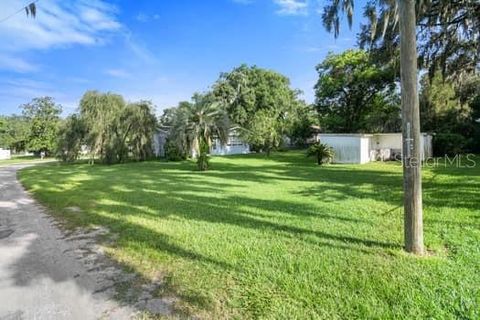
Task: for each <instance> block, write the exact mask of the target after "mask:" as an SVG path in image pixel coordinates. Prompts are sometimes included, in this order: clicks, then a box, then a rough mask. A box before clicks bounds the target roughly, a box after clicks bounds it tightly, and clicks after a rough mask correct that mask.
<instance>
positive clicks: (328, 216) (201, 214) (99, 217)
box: [30, 154, 480, 271]
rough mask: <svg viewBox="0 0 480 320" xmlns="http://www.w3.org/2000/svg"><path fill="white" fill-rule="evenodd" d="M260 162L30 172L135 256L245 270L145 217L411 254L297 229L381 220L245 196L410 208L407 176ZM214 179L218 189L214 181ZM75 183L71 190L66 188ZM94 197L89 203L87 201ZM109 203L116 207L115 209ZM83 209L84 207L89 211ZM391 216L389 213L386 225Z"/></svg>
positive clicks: (435, 192)
mask: <svg viewBox="0 0 480 320" xmlns="http://www.w3.org/2000/svg"><path fill="white" fill-rule="evenodd" d="M256 157H259V156H255V157H253V158H252V157H251V156H240V157H235V158H232V159H221V161H220V160H219V162H218V163H217V162H214V163H213V169H212V170H210V171H208V172H198V171H195V165H194V164H193V163H190V162H185V163H167V164H166V163H156V162H150V163H141V164H128V165H119V166H113V167H106V166H93V167H92V166H62V165H57V166H49V167H44V168H34V169H30V172H31V174H33V175H35V174H38V179H37V180H36V181H35V182H34V184H35V185H37V187H38V189H43V190H44V191H42V192H43V193H44V194H47V195H48V198H49V200H50V202H51V199H53V198H56V199H59V201H58V203H60V204H62V203H68V204H71V205H79V206H81V205H84V207H85V211H87V212H88V214H86V215H85V216H84V218H83V221H81V222H82V223H83V224H88V222H89V221H93V222H94V223H96V224H101V225H106V226H108V227H109V228H110V229H111V231H112V232H114V233H119V234H120V239H119V241H118V242H117V244H116V245H117V246H120V248H122V247H128V246H129V245H131V243H133V242H134V243H138V244H139V245H140V246H143V247H144V248H145V249H146V250H152V251H160V252H165V253H167V254H168V255H170V256H173V257H177V258H178V259H184V260H187V261H192V262H196V263H201V264H208V265H212V266H215V268H219V269H220V270H225V271H226V270H236V269H237V268H238V266H237V265H235V264H232V263H230V262H229V261H222V260H221V259H219V258H218V257H214V256H210V255H209V254H205V253H204V254H201V253H199V252H196V250H193V249H186V248H185V247H184V245H182V244H181V243H180V242H178V241H175V240H174V239H172V238H170V236H168V235H166V234H162V233H160V232H158V231H155V230H153V229H152V228H150V227H147V226H145V225H139V224H138V223H134V222H132V219H130V218H131V217H135V216H139V215H140V216H142V217H145V218H146V219H148V220H149V221H152V222H154V221H158V220H159V219H179V220H181V221H192V222H201V223H208V224H219V225H220V224H221V225H229V226H233V227H238V228H242V229H245V230H248V231H250V232H252V231H253V232H255V231H256V230H258V231H261V232H262V233H263V232H265V231H266V232H270V233H272V235H273V236H274V237H277V238H285V239H296V240H299V241H305V242H306V243H309V244H313V245H315V246H319V247H328V248H335V249H341V250H349V251H359V252H362V253H372V252H376V253H378V252H379V251H380V252H382V251H385V250H392V249H393V250H396V249H400V248H401V247H402V246H401V245H400V243H393V242H385V241H379V240H376V239H371V238H370V237H364V236H363V235H361V236H354V235H353V234H350V233H340V232H335V231H330V230H327V231H325V230H319V229H316V228H315V227H311V228H309V227H308V225H306V224H305V223H297V220H296V219H299V218H300V219H306V220H305V221H308V219H310V218H315V219H320V220H325V226H328V224H329V223H335V224H341V225H345V226H356V225H362V224H367V225H368V224H372V223H374V219H369V218H365V217H356V216H352V215H348V214H347V213H342V212H338V210H334V211H332V212H325V211H321V212H319V208H318V207H315V206H312V205H308V204H302V203H300V202H299V201H298V202H297V201H282V200H278V199H275V200H271V199H266V198H259V197H256V198H252V197H251V196H250V197H248V196H246V195H243V194H242V188H249V187H252V186H255V184H265V185H268V184H272V183H279V182H282V181H287V182H288V181H293V182H295V181H297V182H301V183H302V184H301V187H300V188H299V189H298V190H292V193H293V194H296V195H298V196H299V199H301V198H302V197H306V198H308V199H312V198H315V199H316V200H318V201H319V202H341V201H343V200H347V199H366V200H374V201H378V202H381V203H384V204H386V205H389V206H391V207H393V208H401V203H402V175H401V170H399V169H396V170H393V172H392V170H390V169H389V168H380V169H377V167H376V166H365V167H355V166H354V167H347V166H336V165H332V166H328V167H318V166H315V165H314V164H311V163H310V162H307V160H305V161H303V160H301V161H299V162H296V160H298V155H297V158H295V157H291V156H290V155H287V156H284V155H283V154H282V155H281V156H279V157H275V158H273V159H271V161H268V163H267V164H265V162H262V163H261V164H260V165H259V164H258V163H256V162H255V161H252V160H255V159H256ZM237 158H241V159H244V160H245V164H242V165H239V164H238V162H235V161H232V160H235V159H237ZM37 170H38V171H37ZM434 173H436V174H440V175H447V176H448V175H449V173H450V171H449V170H442V169H438V170H434ZM79 174H80V175H81V176H82V177H83V178H82V179H80V178H79V179H76V180H75V179H74V180H73V181H71V179H70V178H71V177H72V176H75V175H79ZM454 176H455V175H454ZM206 178H209V180H208V181H206V180H205V179H206ZM212 178H213V179H212ZM460 178H461V177H460ZM304 182H305V183H306V184H305V183H304ZM69 183H70V185H69V186H68V188H65V187H63V188H62V187H58V186H57V185H59V186H62V185H65V184H69ZM230 188H236V190H238V192H237V193H234V194H232V191H231V190H230V191H226V190H228V189H230ZM478 188H480V185H478V182H472V183H469V184H468V185H465V186H463V185H458V183H456V182H453V183H452V182H450V181H449V180H448V179H447V180H443V179H442V180H440V181H438V180H437V179H436V178H433V179H430V180H427V181H425V183H424V192H425V194H426V197H425V201H424V203H425V206H427V207H429V208H431V209H430V210H435V209H440V208H467V209H478V208H479V207H480V204H479V199H478V197H477V196H476V195H477V193H478V192H477V191H476V190H478ZM45 190H50V191H45ZM444 190H455V196H452V195H451V194H444V193H442V192H443V191H444ZM86 192H88V199H85V193H86ZM99 200H110V202H111V203H109V202H108V201H105V202H102V201H100V202H99ZM82 201H83V202H84V203H79V202H82ZM47 202H48V201H47ZM59 209H60V210H61V209H62V208H59ZM322 210H323V209H322ZM390 211H395V210H390ZM105 212H106V213H114V214H115V217H111V216H108V215H105V214H103V213H105ZM63 214H65V213H63ZM388 214H389V212H388V211H387V212H386V213H384V214H383V216H387V215H388ZM67 218H68V219H73V220H75V219H80V218H75V217H67ZM476 218H478V217H476ZM428 219H430V220H431V221H430V220H428ZM426 221H427V222H429V221H430V222H432V223H441V221H442V220H439V219H432V218H427V220H426ZM77 222H78V221H77ZM372 250H374V251H372Z"/></svg>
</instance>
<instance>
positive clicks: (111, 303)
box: [0, 165, 170, 320]
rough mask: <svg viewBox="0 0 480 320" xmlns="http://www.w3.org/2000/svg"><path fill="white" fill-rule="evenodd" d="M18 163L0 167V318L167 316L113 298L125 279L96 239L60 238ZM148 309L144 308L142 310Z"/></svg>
mask: <svg viewBox="0 0 480 320" xmlns="http://www.w3.org/2000/svg"><path fill="white" fill-rule="evenodd" d="M20 168H22V165H11V166H7V167H0V319H1V320H6V319H9V320H10V319H38V320H40V319H82V320H88V319H98V318H101V319H128V318H131V317H133V316H134V315H135V314H137V313H138V311H139V310H141V309H145V306H147V305H149V306H151V307H152V308H153V309H154V310H153V311H154V312H157V313H162V314H164V315H165V314H168V313H169V312H170V310H169V305H168V303H165V302H164V301H160V300H158V299H153V298H152V297H151V296H150V295H149V294H148V292H147V293H146V294H145V293H143V296H144V297H145V298H144V301H135V303H130V304H124V305H122V304H121V303H120V302H118V301H117V300H115V299H114V295H115V292H116V291H115V284H118V282H119V281H127V280H126V279H127V278H128V277H126V275H125V274H123V273H122V271H121V270H120V268H118V267H116V266H115V265H114V264H113V263H109V261H108V259H107V258H106V257H105V256H104V255H103V254H102V252H101V249H100V248H99V247H98V246H97V245H96V244H95V237H96V236H98V235H99V234H101V233H102V232H105V230H101V229H97V230H94V231H92V232H89V233H78V232H77V233H72V234H69V235H65V233H64V232H62V231H61V230H60V229H59V228H58V227H56V225H55V221H54V220H53V219H52V218H51V217H49V216H47V215H46V214H45V212H44V210H43V209H42V207H41V206H40V205H38V204H36V203H35V201H34V200H33V199H32V198H31V197H30V196H29V195H28V193H27V192H26V191H25V190H24V189H23V187H22V186H21V185H20V183H19V182H18V181H17V179H16V173H17V170H18V169H20ZM147 309H148V308H147Z"/></svg>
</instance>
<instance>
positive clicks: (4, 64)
mask: <svg viewBox="0 0 480 320" xmlns="http://www.w3.org/2000/svg"><path fill="white" fill-rule="evenodd" d="M2 69H3V70H9V71H15V72H18V73H27V72H34V71H37V70H38V69H39V67H38V66H37V65H34V64H31V63H30V62H27V61H25V60H24V59H22V58H19V57H15V56H11V55H8V54H2V53H0V70H2Z"/></svg>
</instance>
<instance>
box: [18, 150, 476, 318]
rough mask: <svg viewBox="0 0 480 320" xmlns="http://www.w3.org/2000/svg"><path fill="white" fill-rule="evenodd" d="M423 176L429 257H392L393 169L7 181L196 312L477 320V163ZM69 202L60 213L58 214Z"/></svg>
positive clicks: (226, 169)
mask: <svg viewBox="0 0 480 320" xmlns="http://www.w3.org/2000/svg"><path fill="white" fill-rule="evenodd" d="M476 160H477V163H478V166H477V167H476V168H455V167H453V166H450V167H448V168H445V167H438V168H431V169H426V170H425V171H424V205H425V209H424V215H425V241H426V245H427V246H428V250H429V255H428V256H427V257H423V258H419V257H415V256H412V255H409V254H406V253H404V251H403V250H402V244H403V218H402V215H403V213H402V208H401V207H402V174H401V167H400V165H399V164H398V163H384V164H382V163H372V164H367V165H361V166H360V165H331V166H325V167H318V166H316V165H315V164H314V161H313V160H312V159H306V158H305V156H304V154H303V153H299V152H288V153H278V154H274V155H272V157H271V158H270V159H267V158H265V157H263V156H261V155H249V156H236V157H224V158H221V157H218V158H214V159H212V166H213V169H212V170H210V171H208V172H198V171H195V164H194V163H192V162H183V163H165V162H146V163H129V164H125V165H117V166H110V167H109V166H101V165H96V166H89V165H48V166H42V167H34V168H28V169H26V170H23V171H22V172H21V173H20V178H21V181H22V182H23V183H24V184H25V185H26V186H27V187H28V189H30V190H31V191H32V192H33V193H34V195H35V196H36V197H37V198H38V199H39V200H40V201H41V202H42V203H45V204H46V205H47V206H48V207H50V208H51V209H52V214H53V215H55V216H57V217H59V218H61V219H63V221H64V222H65V223H66V224H67V225H68V226H90V225H104V226H107V227H108V228H109V229H110V230H111V232H112V233H114V234H117V235H118V238H116V241H115V242H114V244H109V249H108V251H109V253H110V254H111V255H112V257H113V258H114V259H116V260H117V261H119V262H120V263H121V264H123V265H124V266H128V267H129V268H133V269H134V270H136V271H138V272H139V273H140V274H142V275H143V276H144V277H145V278H147V279H149V278H154V277H159V276H161V277H163V279H164V280H165V282H166V284H167V287H166V289H165V290H164V292H163V294H175V295H176V296H177V297H180V298H181V301H182V302H181V303H180V307H181V308H182V310H183V311H185V312H190V313H193V314H196V315H200V316H201V317H205V318H216V319H218V318H262V319H282V318H283V319H305V318H307V319H308V318H324V319H350V318H377V319H386V318H397V319H413V318H431V319H449V318H450V319H478V318H479V317H480V311H479V310H480V291H479V287H480V286H479V284H480V220H479V219H480V158H477V159H476ZM72 206H76V207H80V208H81V209H82V210H83V212H81V213H79V212H73V211H71V210H70V211H69V210H68V209H65V208H67V207H72Z"/></svg>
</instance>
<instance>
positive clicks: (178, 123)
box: [170, 94, 230, 171]
mask: <svg viewBox="0 0 480 320" xmlns="http://www.w3.org/2000/svg"><path fill="white" fill-rule="evenodd" d="M229 131H230V121H229V119H228V115H227V113H226V111H225V108H224V107H223V106H222V104H221V103H220V102H218V101H216V99H215V97H214V96H213V95H211V94H205V95H202V94H195V95H194V96H193V98H192V102H182V103H180V105H179V106H178V108H177V109H176V112H175V116H174V117H173V121H172V127H171V130H170V136H171V139H173V140H174V141H175V143H176V145H177V147H178V149H179V150H182V151H184V152H185V153H186V154H189V153H193V155H194V156H195V157H196V158H197V164H198V168H199V169H200V170H202V171H204V170H207V169H208V155H207V154H208V152H209V150H210V147H211V146H212V141H213V139H218V142H219V143H220V144H222V145H225V144H226V143H227V141H228V135H229Z"/></svg>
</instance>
